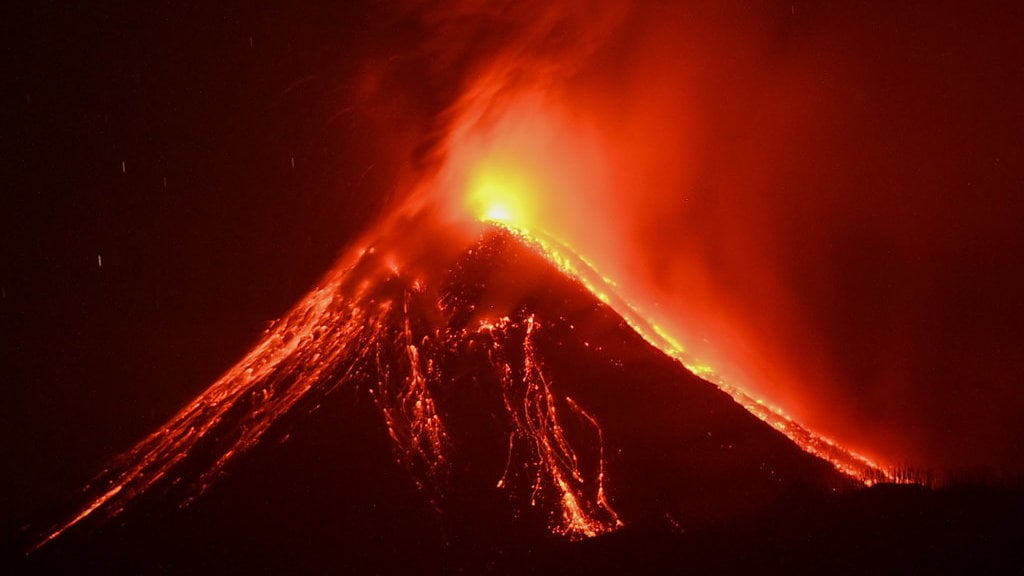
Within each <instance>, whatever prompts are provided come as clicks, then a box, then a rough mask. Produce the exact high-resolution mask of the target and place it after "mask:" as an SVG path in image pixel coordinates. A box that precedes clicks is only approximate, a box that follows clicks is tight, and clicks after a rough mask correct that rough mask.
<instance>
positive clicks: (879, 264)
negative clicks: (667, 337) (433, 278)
mask: <svg viewBox="0 0 1024 576" xmlns="http://www.w3.org/2000/svg"><path fill="white" fill-rule="evenodd" d="M442 4H443V5H442ZM850 10H852V8H829V9H826V8H817V7H804V6H802V5H799V6H798V5H796V4H793V3H789V2H785V3H784V2H778V3H760V4H757V5H750V4H749V3H736V4H731V3H720V2H707V3H685V4H683V3H654V2H643V3H634V4H631V5H626V4H624V3H620V2H566V3H558V4H557V6H555V5H552V3H542V2H461V3H441V4H434V3H422V2H421V3H412V4H409V5H407V6H405V8H404V10H403V11H402V13H401V18H402V19H404V20H403V21H405V22H409V21H411V22H414V23H415V25H413V26H412V27H413V28H415V29H416V30H418V31H419V32H421V33H422V35H421V38H425V40H423V41H422V43H421V45H418V46H415V47H413V48H410V51H409V52H408V53H407V55H408V56H409V57H412V58H417V59H419V60H418V61H420V62H423V63H425V64H426V66H427V67H428V70H429V74H428V76H429V77H430V78H431V79H432V80H430V81H429V82H428V84H431V86H432V88H431V90H432V92H431V93H433V94H435V95H436V94H438V93H440V94H442V96H440V97H438V99H437V101H438V102H439V103H444V104H443V105H440V106H438V108H437V110H436V112H435V114H434V115H433V116H432V118H433V120H432V122H433V124H432V128H431V129H430V130H429V132H430V134H431V136H430V137H429V138H427V139H426V141H425V143H423V144H422V145H421V148H420V152H421V154H420V156H419V158H420V160H421V163H420V165H419V170H418V172H417V174H416V179H417V181H418V182H419V183H420V185H419V186H418V188H419V191H418V193H417V194H419V195H420V197H421V198H432V199H437V198H441V199H442V203H443V204H445V205H446V208H445V209H446V210H447V211H448V212H449V213H450V214H452V215H453V217H455V218H457V217H458V216H456V215H458V214H465V213H466V212H467V211H469V212H472V211H473V210H474V208H473V207H472V206H467V204H466V202H467V200H466V198H467V189H469V188H472V186H473V185H472V182H473V181H474V178H476V177H477V176H478V175H479V173H480V171H481V170H485V171H486V170H489V171H490V173H498V174H502V173H504V174H506V175H508V177H509V178H513V176H512V175H513V174H517V175H518V176H515V177H518V178H522V179H525V180H526V181H528V183H527V184H522V185H517V186H516V189H515V192H514V195H515V196H516V198H517V201H516V202H517V203H518V205H517V208H516V209H515V210H512V211H511V212H515V214H512V213H511V212H509V209H508V207H502V208H501V210H502V211H504V212H502V214H504V216H503V217H505V218H521V219H522V220H523V222H520V223H519V224H520V225H524V226H526V227H531V228H535V229H537V230H540V231H543V232H544V233H545V234H547V235H549V236H551V237H553V238H555V239H557V240H558V241H560V242H564V243H566V244H568V245H571V246H572V247H573V248H574V249H575V250H576V251H577V252H579V253H580V254H582V255H584V256H585V257H586V258H588V259H589V260H591V261H592V262H593V264H594V265H595V266H596V267H597V268H598V269H599V270H601V271H602V272H604V273H605V274H606V275H608V276H609V277H610V278H611V279H612V280H614V281H615V283H616V284H617V285H618V290H619V292H620V293H621V294H623V295H624V296H625V297H626V298H627V299H629V300H630V301H631V302H633V303H634V304H635V305H636V306H637V308H638V309H640V310H641V311H642V312H643V313H644V314H645V315H646V316H648V317H649V318H650V319H652V320H653V321H654V322H655V323H657V324H659V325H660V326H661V327H662V328H664V329H665V330H666V331H667V332H669V333H670V334H672V335H673V336H675V337H676V339H677V340H679V341H680V342H682V343H683V344H684V345H685V346H686V348H687V351H688V353H689V354H690V355H691V357H693V358H695V359H697V360H698V361H699V362H700V363H701V364H702V365H707V366H709V367H711V368H713V369H714V370H715V372H717V373H718V374H719V375H720V376H721V377H722V378H723V379H724V380H725V381H727V382H729V383H730V384H732V385H735V386H740V387H742V388H744V389H747V390H749V391H751V392H752V393H754V394H756V395H757V396H760V397H763V398H766V399H767V400H768V401H770V402H772V403H774V404H777V405H779V406H781V407H782V408H783V409H785V410H786V411H787V412H789V413H790V414H791V415H793V416H794V417H796V419H797V420H799V421H801V422H804V423H806V424H808V425H810V426H811V427H812V428H814V429H817V430H819V431H821V432H824V433H826V434H828V435H832V436H835V437H837V438H839V439H840V440H841V441H843V442H844V443H845V444H846V445H848V446H851V447H853V448H855V449H858V450H859V451H862V452H864V453H865V454H867V455H869V456H872V457H874V458H876V459H879V460H881V461H883V462H889V463H905V462H911V463H914V464H916V465H920V466H931V467H938V468H948V467H953V466H958V465H976V464H979V463H982V464H984V463H991V461H993V460H999V459H1003V458H1006V456H1007V454H1008V453H1007V448H1006V447H1005V443H1002V444H1000V446H997V447H995V448H992V446H994V445H995V444H996V443H997V442H998V440H996V438H995V436H997V434H998V431H999V430H1000V429H1001V428H1000V426H1001V425H999V424H994V425H992V426H990V427H989V428H991V429H990V430H988V431H983V430H981V429H980V428H978V427H977V426H976V425H975V424H973V420H972V419H973V418H974V417H976V416H978V411H979V410H980V409H981V407H980V406H972V405H969V404H968V405H963V403H962V402H959V401H958V400H957V399H958V398H960V397H961V394H959V393H958V392H957V389H958V388H960V387H962V385H963V384H962V379H964V378H972V379H973V378H977V376H975V374H977V373H978V372H977V370H981V371H982V373H985V374H986V376H987V377H989V378H990V379H991V378H996V379H999V380H1000V381H1001V382H1002V381H1005V380H1006V375H1007V373H1012V372H1003V371H1001V370H995V371H994V372H993V371H992V367H991V366H990V365H988V364H987V363H986V358H987V357H988V356H990V355H991V354H992V352H991V351H990V350H989V349H986V348H985V346H984V345H964V344H963V343H962V342H959V341H957V340H956V339H953V338H949V339H942V338H939V339H935V337H934V336H930V335H929V334H928V332H929V326H930V325H931V324H932V323H931V322H930V321H929V320H928V319H929V317H930V316H931V315H934V314H936V313H939V311H940V310H941V309H944V308H945V309H949V308H953V307H955V306H957V304H958V302H959V295H958V294H956V293H953V292H949V291H942V290H939V291H938V293H936V289H935V287H934V285H935V284H936V283H940V284H941V283H943V282H946V281H948V280H949V279H950V277H951V276H952V277H954V279H955V278H956V277H959V276H960V275H962V274H963V273H964V272H963V271H964V270H965V269H967V270H970V269H972V267H971V266H968V265H967V260H968V259H970V258H972V257H973V256H975V255H976V254H978V253H979V252H981V251H984V250H985V247H986V246H991V245H994V244H995V245H998V244H999V243H1006V242H1008V241H1009V242H1012V240H1010V239H1008V237H1007V234H1009V232H1008V230H1010V229H1012V224H1011V222H1013V221H1015V217H1014V216H1013V215H1014V212H1013V211H1010V212H1008V213H1003V214H1000V213H999V212H998V210H986V209H983V208H979V207H978V206H976V205H974V204H972V203H971V202H970V201H969V200H968V199H967V198H966V197H964V196H963V195H962V194H961V192H960V191H959V190H958V189H957V186H958V185H959V184H963V183H964V180H966V179H969V178H970V177H971V176H972V174H976V173H977V168H976V167H975V166H974V165H972V164H970V163H966V162H961V163H960V164H959V165H958V164H956V163H955V162H954V163H953V164H947V165H946V166H944V167H942V168H934V167H932V163H931V162H930V161H929V158H930V157H929V154H931V155H933V156H935V157H940V158H948V156H949V153H948V151H947V149H948V148H950V147H952V146H953V145H954V143H956V142H959V141H961V140H962V139H963V138H964V137H965V134H970V133H971V132H970V131H971V130H973V129H975V124H977V122H979V121H980V120H983V119H984V118H982V117H980V116H978V115H977V114H976V115H974V116H971V115H965V116H961V117H960V119H959V120H958V121H954V122H953V123H952V124H947V125H945V127H944V128H936V127H935V125H936V124H938V122H939V121H940V117H941V116H942V115H943V113H944V110H945V105H946V104H947V102H946V100H944V98H948V96H943V94H946V93H941V92H940V93H938V94H939V95H938V96H936V95H933V94H932V93H929V92H928V89H927V87H928V86H931V85H936V86H938V87H943V88H946V89H947V91H948V90H955V91H956V92H955V93H954V97H959V96H957V95H962V96H963V97H967V96H968V95H970V94H971V92H970V90H971V89H972V86H971V85H970V84H968V85H966V86H964V87H959V88H958V87H956V86H954V85H952V84H950V83H947V82H945V80H944V78H943V75H944V74H946V73H947V72H948V70H947V69H946V67H947V64H945V63H944V61H943V60H942V59H940V58H938V57H935V58H928V57H924V58H922V57H917V59H916V60H914V59H912V58H909V57H908V54H910V55H911V56H913V54H911V53H910V52H909V51H908V48H907V47H906V46H904V45H902V44H901V40H900V39H901V35H900V34H898V33H897V32H898V31H899V26H904V27H906V26H910V27H912V28H913V29H917V30H921V31H922V32H921V34H923V35H924V37H923V39H922V40H921V42H923V46H925V47H926V48H927V46H929V44H928V43H930V42H936V41H937V40H936V38H937V37H938V36H939V35H940V34H941V33H942V32H943V31H942V30H941V29H940V24H936V22H939V21H941V18H939V16H934V17H929V15H921V14H916V13H913V11H911V10H907V11H905V12H904V13H899V12H896V13H890V12H885V14H883V13H882V8H879V9H877V10H874V9H868V10H867V12H866V15H865V14H860V15H859V16H861V17H863V18H861V19H860V20H858V18H855V16H858V14H852V13H849V11H850ZM940 16H941V15H940ZM883 17H884V18H889V19H891V21H892V22H893V24H892V25H891V26H880V25H877V21H876V20H872V18H877V19H882V18H883ZM864 18H866V19H867V20H866V22H867V23H863V22H865V20H864ZM979 34H980V33H979ZM929 35H931V36H929ZM932 36H935V37H934V38H933V37H932ZM998 38H1001V37H997V40H993V41H989V43H988V44H984V43H983V44H980V46H981V47H979V48H973V49H972V50H974V51H975V53H976V54H975V55H977V56H978V57H982V58H988V60H987V61H986V62H988V63H989V64H990V66H991V70H989V73H990V74H993V76H994V75H995V72H996V71H998V69H999V64H1000V62H1001V61H1000V60H997V59H993V58H992V57H991V54H994V53H996V50H997V46H995V45H991V44H993V42H997V41H1003V40H998ZM998 48H1001V47H998ZM887 54H888V55H895V56H896V58H890V59H888V60H886V58H885V56H886V55H887ZM1004 59H1005V58H1004ZM901 75H912V76H913V77H914V78H915V79H916V81H917V82H919V83H923V85H924V88H915V87H914V85H912V84H911V83H906V84H899V83H897V80H898V78H899V77H900V76H901ZM442 86H443V88H439V87H442ZM412 88H413V90H419V89H420V88H422V86H419V87H412ZM975 88H977V87H975ZM1017 90H1018V91H1019V88H1018V89H1017ZM1011 96H1012V95H1007V96H1006V97H1005V98H1006V99H1005V101H1004V100H1000V101H999V102H997V104H1002V105H1006V104H1007V103H1009V102H1010V101H1011ZM908 99H913V102H912V104H913V106H916V108H915V107H912V106H911V104H908V103H907V102H906V100H908ZM998 113H999V112H998V111H997V112H994V113H992V114H993V115H995V114H998ZM892 119H895V120H894V121H893V120H892ZM1004 131H1005V134H1002V136H1000V135H999V134H997V137H1003V138H1004V140H1005V139H1009V138H1010V137H1011V136H1012V129H1011V128H1006V129H1004ZM926 135H930V136H926ZM997 142H998V139H997ZM974 144H975V145H976V146H980V147H982V148H984V145H983V144H980V143H974ZM997 145H998V144H997ZM997 145H993V146H991V147H993V148H994V147H996V146H997ZM1011 152H1012V153H1013V154H1016V157H1018V158H1019V156H1020V147H1019V146H1017V147H1016V148H1015V149H1013V150H1011ZM1003 153H1004V154H1005V153H1006V150H1003ZM481 163H483V168H481V165H482V164H481ZM488 163H489V164H488ZM1018 165H1019V164H1018ZM929 170H930V171H931V172H932V173H935V172H940V173H942V174H945V176H946V177H948V181H943V180H942V179H941V178H940V177H939V176H935V175H934V174H929V173H928V171H929ZM989 180H990V181H989V182H988V184H989V186H991V187H995V189H996V190H998V189H999V187H1000V186H1004V187H1005V186H1006V185H1007V182H1003V181H998V179H997V181H992V179H989ZM948 211H960V212H961V213H964V214H965V215H966V216H967V218H966V219H965V220H963V221H960V222H959V224H960V227H959V229H951V228H950V227H949V226H946V225H944V222H943V219H944V216H943V215H944V214H946V213H947V212H948ZM947 224H948V223H947ZM965 241H969V242H970V243H971V244H969V245H973V246H975V248H974V249H972V250H970V251H968V252H964V251H963V249H962V247H963V246H964V242H965ZM998 264H999V265H1002V264H1006V263H1005V262H1001V263H998ZM1017 284H1018V285H1019V284H1020V282H1019V281H1018V282H1017ZM999 293H1000V294H1002V293H1003V290H1000V291H999ZM954 320H955V321H958V322H960V323H966V324H967V325H968V328H969V329H970V330H971V331H973V332H974V333H982V332H985V331H986V328H985V327H984V326H983V325H981V324H980V323H977V322H976V321H974V320H973V319H972V315H971V314H969V313H964V314H962V315H961V316H957V317H955V318H954ZM1018 332H1019V331H1018ZM922 339H925V341H929V339H930V343H929V344H926V345H921V344H919V342H920V341H921V340H922ZM1012 339H1013V338H1012V335H1010V336H1007V337H1005V338H995V339H990V338H986V340H985V341H986V342H993V343H995V344H1001V345H1005V344H1007V343H1008V342H1011V341H1012ZM960 350H966V353H967V354H970V355H973V356H972V357H969V358H967V359H966V364H964V365H963V367H958V366H959V365H958V364H956V363H951V362H949V361H948V360H947V361H942V362H943V365H947V366H949V367H950V368H951V370H950V372H949V373H948V374H936V370H937V369H936V368H935V362H937V361H941V359H942V358H944V357H946V356H948V355H956V354H957V353H958V352H959V351H960ZM1017 364H1019V362H1017ZM1018 368H1020V367H1019V366H1018ZM1006 370H1012V366H1010V367H1008V368H1006ZM936 377H939V378H940V379H941V380H942V381H943V384H942V386H941V387H939V388H936V387H935V386H933V384H932V382H933V381H934V380H935V378H936ZM991 387H992V388H991V392H992V393H995V394H997V395H1000V396H1002V397H1004V399H1007V400H1009V399H1010V398H1008V394H1010V389H1009V388H1007V384H1005V383H1002V384H991ZM1019 404H1020V402H1019V401H1017V402H1016V404H1014V405H1016V406H1018V407H1019ZM954 410H955V411H957V413H956V414H951V413H952V412H954ZM961 410H962V411H963V412H959V411H961ZM1004 416H1005V418H1004ZM950 417H952V418H953V419H954V420H955V422H956V426H955V427H954V429H952V430H951V429H949V428H948V427H947V426H946V424H947V423H948V422H949V418H950ZM997 418H1002V419H1003V420H1004V422H1003V424H1004V425H1005V424H1008V423H1009V418H1010V414H1009V412H1007V413H1006V414H1005V415H1004V414H1003V413H999V414H997ZM908 423H909V425H908ZM971 433H974V434H977V437H976V438H975V440H974V441H965V440H964V439H963V436H964V435H965V434H971ZM954 439H955V440H957V442H958V443H954V442H952V440H954ZM979 443H988V444H989V447H990V448H989V452H986V453H984V455H983V456H979V455H978V454H979V452H978V450H977V444H979ZM1011 451H1012V450H1011Z"/></svg>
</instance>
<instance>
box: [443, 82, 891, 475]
mask: <svg viewBox="0 0 1024 576" xmlns="http://www.w3.org/2000/svg"><path fill="white" fill-rule="evenodd" d="M506 81H507V78H506V76H504V75H502V74H501V73H500V70H499V71H495V72H492V73H490V74H485V75H482V76H481V78H480V80H479V81H478V84H477V86H476V87H474V88H473V89H471V90H469V91H467V96H466V97H465V98H464V99H463V101H461V102H460V103H459V104H458V105H457V106H456V107H455V110H456V111H458V112H459V114H458V115H457V116H456V117H455V120H454V121H453V124H452V128H451V131H450V135H449V138H448V140H447V141H446V142H445V145H444V147H443V149H444V150H445V152H446V155H445V157H444V161H443V163H442V167H441V170H440V175H439V176H438V177H437V178H436V179H434V180H433V181H431V182H428V189H429V192H428V193H429V194H432V195H433V196H434V197H436V198H440V199H441V201H442V202H444V203H446V204H447V205H448V206H449V207H450V210H452V211H453V212H454V213H455V214H461V216H459V215H457V216H455V219H456V220H463V219H469V220H478V221H481V222H490V223H495V224H498V225H501V226H503V227H505V228H506V229H508V230H509V231H511V232H512V233H514V234H516V235H518V236H520V237H521V238H522V239H523V240H524V241H525V242H526V243H527V244H529V245H530V246H533V247H534V248H535V249H536V250H537V251H538V253H540V254H542V255H543V256H544V257H545V258H546V259H547V260H548V261H550V262H551V263H552V264H554V265H555V266H557V267H558V268H559V269H561V270H562V271H563V272H565V273H567V274H569V275H570V276H572V277H574V278H576V279H577V280H578V281H579V282H580V283H582V284H583V285H584V286H585V287H586V288H587V289H588V290H589V291H590V292H591V293H593V294H594V296H596V297H597V298H598V299H599V300H601V301H602V302H604V303H606V304H608V305H610V306H611V307H612V308H614V309H615V311H616V312H618V313H619V314H620V315H621V316H622V317H623V318H625V319H626V321H627V322H628V323H629V324H630V325H631V326H632V327H633V328H634V329H635V330H637V332H638V333H640V334H641V335H642V336H643V337H644V338H645V339H646V340H647V341H648V342H649V343H651V344H652V345H654V346H656V347H657V348H659V349H660V350H662V351H663V352H664V353H665V354H667V355H668V356H670V357H672V358H675V359H676V360H678V361H679V362H681V363H682V364H683V365H684V366H686V367H687V369H689V370H690V371H691V372H693V373H695V374H697V375H699V376H701V377H702V378H704V379H706V380H708V381H710V382H713V383H715V384H716V385H718V386H719V388H721V389H722V390H723V391H725V392H727V393H729V394H730V395H731V396H732V397H733V398H734V399H735V400H736V401H737V402H738V403H739V404H740V405H742V406H744V407H745V408H746V409H747V410H748V411H750V412H751V413H752V414H754V415H755V416H757V417H758V418H760V419H761V420H763V421H765V422H766V423H768V424H770V425H771V426H772V427H774V428H775V429H776V430H778V431H780V432H782V433H783V434H785V435H787V436H788V437H789V438H790V439H792V440H793V441H794V442H796V443H797V444H798V445H800V446H801V447H802V448H804V450H806V451H808V452H810V453H812V454H815V455H817V456H819V457H821V458H823V459H825V460H828V461H829V462H831V463H832V464H833V465H834V466H835V467H836V468H837V469H838V470H840V471H841V472H843V473H845V474H847V475H850V476H852V477H854V478H857V479H859V480H860V481H862V482H865V483H869V484H870V483H873V482H875V481H877V480H880V479H881V480H890V479H891V478H889V476H888V475H887V474H886V473H884V472H882V471H880V470H881V467H880V466H879V465H878V464H877V463H876V462H874V461H872V460H871V459H869V458H867V457H865V456H862V455H860V454H858V453H856V452H854V451H851V450H848V449H846V448H843V447H841V446H839V445H838V444H837V443H836V442H835V441H834V440H832V439H831V438H829V437H827V436H825V435H822V434H820V433H816V432H813V431H811V430H809V429H808V428H807V427H805V426H802V425H800V424H798V423H797V422H796V420H794V418H793V417H792V416H790V415H789V414H788V413H787V412H786V411H784V410H783V409H782V408H780V407H778V406H777V405H776V404H777V402H771V401H769V400H768V399H767V398H766V396H767V395H769V394H768V392H770V391H772V390H773V389H776V387H777V386H778V385H779V384H780V383H784V382H786V381H787V379H788V378H789V377H788V376H787V375H786V374H784V373H783V372H781V371H780V370H779V369H778V368H777V367H776V366H774V365H772V364H770V363H768V362H766V361H765V360H764V358H763V357H762V356H759V355H754V354H751V353H750V349H749V347H747V346H746V345H745V344H744V343H745V342H746V338H745V334H744V333H743V332H742V331H739V330H737V329H736V328H735V324H734V323H733V322H732V321H731V320H730V318H731V315H730V314H727V313H724V312H723V313H722V315H721V316H714V314H715V313H716V312H717V311H718V310H719V307H720V306H722V304H721V303H719V302H718V300H717V299H716V298H715V297H714V296H713V295H711V294H708V293H702V294H701V298H702V301H703V302H704V303H705V304H706V305H707V306H708V309H707V310H704V311H700V310H697V311H695V310H693V309H692V307H691V308H690V313H691V317H693V315H694V314H698V315H697V316H695V317H696V318H698V319H699V320H701V321H702V322H703V323H704V326H705V328H704V329H705V330H707V329H708V328H709V327H710V328H713V329H714V330H715V332H714V334H715V335H716V340H715V341H708V339H707V338H699V337H698V334H701V333H702V331H698V330H696V329H693V328H690V329H688V328H687V327H686V326H685V322H681V321H680V318H679V317H676V316H674V315H673V314H671V313H670V312H667V311H665V310H662V309H661V307H660V306H659V304H658V303H659V300H660V299H661V296H660V292H659V290H658V289H657V288H656V287H655V286H653V283H652V282H651V281H650V280H649V278H650V275H651V274H652V271H650V270H646V271H637V270H636V267H635V264H634V261H635V260H636V258H635V254H634V253H631V252H630V251H629V249H628V247H624V246H622V245H620V244H618V243H617V240H618V239H620V238H624V237H628V232H627V230H628V229H627V228H626V225H625V222H624V220H623V219H622V218H619V217H618V216H619V213H620V212H622V211H624V210H629V203H628V202H623V201H622V194H623V193H624V192H622V190H628V189H629V187H630V185H629V183H630V182H635V181H636V179H635V177H633V176H632V175H628V174H626V175H624V174H623V173H622V172H617V171H615V170H613V169H612V167H615V166H622V165H623V160H622V157H626V158H629V157H630V156H635V155H636V154H639V153H642V152H644V151H645V150H648V148H650V149H654V150H657V145H658V144H660V142H658V141H657V140H654V141H652V142H649V143H648V144H647V147H641V148H639V149H627V150H622V149H621V146H615V145H614V144H612V142H613V136H615V137H616V138H621V134H619V135H616V134H615V133H616V132H617V131H619V129H618V128H617V126H618V124H616V123H614V122H613V123H611V125H610V126H611V127H610V128H607V129H605V130H604V131H602V130H599V129H597V128H596V127H595V125H594V123H593V122H591V121H589V120H587V118H586V116H585V114H584V113H583V112H581V109H583V110H586V109H587V107H586V105H587V102H586V101H583V102H582V104H583V106H580V105H579V103H576V102H574V104H576V106H575V107H574V108H573V111H572V112H570V111H569V106H568V105H566V102H567V99H568V98H569V95H568V94H566V93H560V92H559V89H558V87H557V85H556V84H553V83H544V82H538V83H536V84H534V83H529V82H521V81H520V82H517V83H515V84H509V85H505V84H503V82H506ZM590 112H591V113H592V114H596V113H597V111H596V110H591V111H590ZM648 121H649V120H647V119H644V120H642V122H648ZM617 154H618V155H617ZM645 161H647V162H650V161H658V154H655V155H654V156H652V157H650V158H647V159H646V160H645ZM664 161H668V160H664ZM678 161H679V162H682V163H685V158H684V159H681V160H678ZM630 162H632V163H633V164H636V163H637V161H636V159H634V160H632V161H630ZM616 186H617V187H620V188H619V189H614V187H616ZM680 241H681V242H685V239H684V238H680ZM695 273H697V271H696V270H695ZM775 397H776V398H786V396H785V395H784V394H781V393H779V392H778V390H776V394H775Z"/></svg>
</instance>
